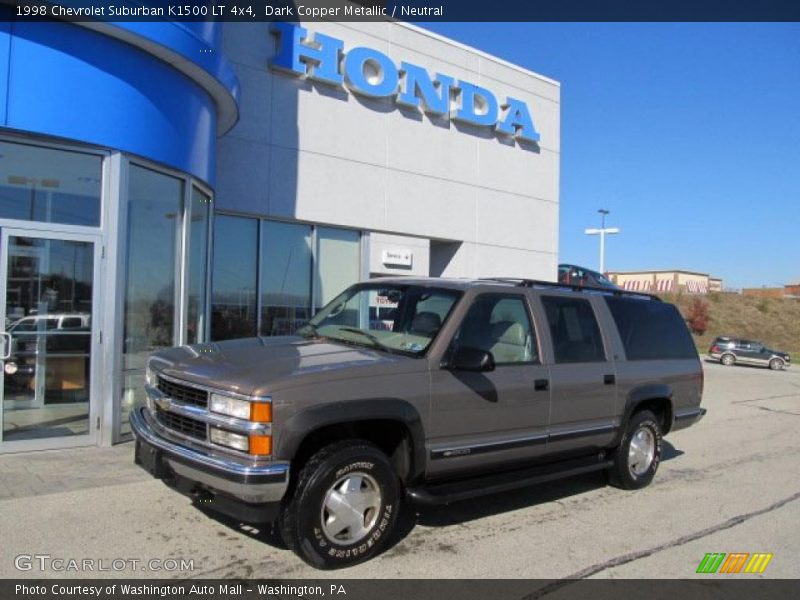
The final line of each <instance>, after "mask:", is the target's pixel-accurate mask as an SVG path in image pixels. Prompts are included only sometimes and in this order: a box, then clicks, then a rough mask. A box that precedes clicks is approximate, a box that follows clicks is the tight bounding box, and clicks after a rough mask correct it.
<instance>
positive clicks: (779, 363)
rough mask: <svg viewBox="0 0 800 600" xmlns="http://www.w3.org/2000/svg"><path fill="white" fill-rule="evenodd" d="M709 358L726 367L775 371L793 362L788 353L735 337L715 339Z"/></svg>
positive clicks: (709, 351)
mask: <svg viewBox="0 0 800 600" xmlns="http://www.w3.org/2000/svg"><path fill="white" fill-rule="evenodd" d="M708 357H709V358H713V359H714V360H718V361H719V362H721V363H722V364H723V365H725V366H726V367H730V366H732V365H735V364H737V363H739V364H742V365H751V366H755V367H769V368H770V369H772V370H773V371H780V370H783V369H785V368H786V367H788V366H789V365H790V364H791V362H792V357H791V356H789V353H788V352H781V351H780V350H773V349H771V348H768V347H767V346H765V345H764V344H762V343H761V342H754V341H752V340H745V339H742V338H733V337H717V338H714V341H713V342H711V347H710V348H709V349H708Z"/></svg>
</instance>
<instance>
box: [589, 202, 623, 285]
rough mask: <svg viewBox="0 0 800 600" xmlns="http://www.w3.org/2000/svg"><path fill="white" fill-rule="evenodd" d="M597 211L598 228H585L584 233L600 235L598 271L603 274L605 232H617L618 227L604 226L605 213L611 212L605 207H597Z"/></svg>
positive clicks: (604, 264) (604, 270)
mask: <svg viewBox="0 0 800 600" xmlns="http://www.w3.org/2000/svg"><path fill="white" fill-rule="evenodd" d="M597 212H599V213H600V229H596V228H590V229H586V230H585V231H584V233H585V234H586V235H599V236H600V273H603V274H605V272H606V234H607V233H609V234H610V233H619V228H618V227H606V215H607V214H608V213H609V212H611V211H608V210H606V209H605V208H601V209H599V210H598V211H597Z"/></svg>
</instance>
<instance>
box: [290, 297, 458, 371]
mask: <svg viewBox="0 0 800 600" xmlns="http://www.w3.org/2000/svg"><path fill="white" fill-rule="evenodd" d="M460 296H461V292H458V291H455V290H445V289H437V288H428V287H422V286H413V285H396V284H395V285H380V284H362V285H355V286H353V287H351V288H348V289H347V290H345V291H344V292H343V293H342V294H340V295H339V296H338V297H337V298H335V299H334V300H333V301H332V302H331V303H330V304H328V305H327V306H325V307H324V308H323V309H322V310H321V311H320V312H319V313H317V315H316V316H315V317H314V318H313V319H311V321H309V323H308V324H307V325H305V326H304V327H301V328H300V329H298V330H297V334H298V335H302V336H305V337H314V336H324V337H327V338H330V339H334V340H338V341H342V342H346V343H352V344H359V345H364V346H370V347H374V348H377V349H380V350H386V351H388V352H400V353H403V354H412V355H421V354H424V352H425V351H426V350H427V349H428V346H430V344H431V342H432V341H433V339H434V338H435V337H436V334H437V333H439V330H440V329H441V328H442V324H443V323H444V322H445V320H446V319H447V316H448V315H449V314H450V311H451V310H452V308H453V306H454V305H455V303H456V301H457V300H458V299H459V297H460Z"/></svg>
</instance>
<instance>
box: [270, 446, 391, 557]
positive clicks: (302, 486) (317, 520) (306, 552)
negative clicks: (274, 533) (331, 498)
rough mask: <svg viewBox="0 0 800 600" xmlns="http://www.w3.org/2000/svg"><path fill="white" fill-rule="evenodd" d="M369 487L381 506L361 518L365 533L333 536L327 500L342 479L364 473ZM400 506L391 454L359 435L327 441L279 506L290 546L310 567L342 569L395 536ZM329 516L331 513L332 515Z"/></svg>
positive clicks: (374, 550) (346, 532) (282, 529)
mask: <svg viewBox="0 0 800 600" xmlns="http://www.w3.org/2000/svg"><path fill="white" fill-rule="evenodd" d="M362 475H363V476H364V477H363V478H362V479H363V481H364V485H365V489H366V488H368V489H367V491H369V492H372V491H373V488H376V489H377V490H378V491H379V492H380V494H379V504H380V505H379V508H368V509H366V511H365V512H364V513H363V515H362V517H363V519H364V523H365V524H366V526H365V530H366V533H365V534H364V535H363V537H359V538H358V539H355V540H354V541H353V542H352V543H348V541H347V539H346V538H347V537H348V536H349V535H350V528H348V529H345V530H344V532H343V533H342V534H341V535H342V536H343V538H344V539H334V538H332V537H331V536H330V535H329V534H328V532H327V530H326V526H325V524H324V523H323V520H326V515H328V513H327V512H325V511H326V510H327V509H326V508H325V499H326V496H327V494H328V493H329V492H331V491H332V490H333V488H334V486H338V485H339V484H340V482H342V481H343V480H348V481H353V479H350V478H352V477H353V476H356V477H357V478H358V477H361V476H362ZM399 509H400V481H399V479H398V477H397V474H396V473H395V471H394V469H393V468H392V465H391V463H390V462H389V459H388V458H387V456H386V455H385V454H384V453H383V452H381V451H380V450H379V449H378V448H376V447H375V446H373V445H372V444H370V443H368V442H364V441H361V440H347V441H343V442H336V443H334V444H331V445H329V446H326V447H324V448H322V449H321V450H319V451H318V452H317V453H316V454H314V455H313V456H312V457H311V458H310V459H309V460H308V462H307V463H306V464H305V465H304V466H303V468H302V469H301V470H300V473H299V475H298V478H297V485H296V486H295V488H294V493H293V494H292V495H291V497H290V498H289V499H288V500H287V501H285V502H284V504H283V506H282V507H281V517H280V529H281V535H282V536H283V540H284V542H286V545H287V546H288V547H289V549H290V550H292V551H293V552H295V553H296V554H297V555H298V556H299V557H300V558H302V559H303V560H304V561H305V562H307V563H308V564H309V565H311V566H312V567H316V568H318V569H340V568H343V567H349V566H352V565H355V564H357V563H360V562H363V561H365V560H369V559H370V558H373V557H374V556H376V555H377V554H378V553H380V552H381V550H383V548H384V547H385V546H386V543H387V542H388V540H389V538H390V537H391V532H392V530H393V528H394V525H395V523H396V521H397V515H398V512H399ZM327 518H328V519H330V518H331V517H330V516H328V517H327Z"/></svg>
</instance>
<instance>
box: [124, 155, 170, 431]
mask: <svg viewBox="0 0 800 600" xmlns="http://www.w3.org/2000/svg"><path fill="white" fill-rule="evenodd" d="M183 186H184V182H183V181H182V180H181V179H178V178H176V177H170V176H168V175H164V174H162V173H159V172H157V171H153V170H150V169H146V168H144V167H139V166H136V165H131V167H130V175H129V189H128V218H127V281H126V286H125V313H124V317H123V319H124V321H123V340H122V375H123V386H124V391H123V399H122V410H121V411H120V412H121V418H122V426H123V428H125V427H127V413H128V411H130V409H131V408H132V407H133V406H134V404H136V403H140V402H143V401H144V396H143V394H144V390H143V388H142V381H141V380H142V377H143V376H144V375H143V374H144V367H145V361H146V360H147V356H148V355H149V354H150V352H152V351H153V350H156V349H157V348H164V347H168V346H172V345H173V343H174V337H175V306H176V302H175V297H176V293H175V291H176V274H177V270H178V269H177V265H178V257H179V248H180V240H181V235H180V233H181V219H182V214H183V189H184V188H183Z"/></svg>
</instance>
